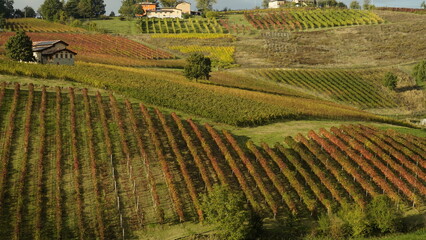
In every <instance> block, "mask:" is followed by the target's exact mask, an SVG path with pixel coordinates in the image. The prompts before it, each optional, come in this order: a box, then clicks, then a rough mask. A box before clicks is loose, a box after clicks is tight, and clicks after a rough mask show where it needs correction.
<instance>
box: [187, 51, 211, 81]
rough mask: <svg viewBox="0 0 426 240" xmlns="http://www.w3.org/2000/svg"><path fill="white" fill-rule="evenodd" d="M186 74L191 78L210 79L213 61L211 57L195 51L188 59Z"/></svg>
mask: <svg viewBox="0 0 426 240" xmlns="http://www.w3.org/2000/svg"><path fill="white" fill-rule="evenodd" d="M186 61H187V64H186V66H185V69H184V75H185V77H186V78H188V79H189V80H192V79H195V80H198V79H200V78H205V79H207V80H209V78H210V72H211V68H212V63H211V60H210V58H208V57H204V55H203V54H201V53H194V54H192V55H191V56H189V57H188V59H187V60H186Z"/></svg>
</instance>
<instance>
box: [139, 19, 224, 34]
mask: <svg viewBox="0 0 426 240" xmlns="http://www.w3.org/2000/svg"><path fill="white" fill-rule="evenodd" d="M137 24H138V26H139V27H140V30H141V32H142V33H154V34H164V33H173V34H176V33H215V34H223V33H226V31H225V30H224V29H223V28H222V26H221V25H220V24H219V23H218V22H217V20H216V19H215V18H213V19H210V18H207V19H198V18H197V19H192V18H189V19H187V20H186V19H154V18H142V19H140V20H139V21H138V23H137Z"/></svg>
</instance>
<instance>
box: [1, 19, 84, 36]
mask: <svg viewBox="0 0 426 240" xmlns="http://www.w3.org/2000/svg"><path fill="white" fill-rule="evenodd" d="M4 29H5V30H6V31H12V32H17V31H25V32H52V33H84V32H86V30H85V29H83V28H77V27H71V26H68V25H64V24H59V23H52V22H48V21H46V20H41V19H35V18H15V19H13V18H12V19H7V21H6V25H5V27H4Z"/></svg>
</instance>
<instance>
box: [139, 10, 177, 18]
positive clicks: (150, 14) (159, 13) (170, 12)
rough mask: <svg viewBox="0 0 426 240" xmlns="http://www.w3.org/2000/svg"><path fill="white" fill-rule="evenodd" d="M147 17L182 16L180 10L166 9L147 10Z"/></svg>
mask: <svg viewBox="0 0 426 240" xmlns="http://www.w3.org/2000/svg"><path fill="white" fill-rule="evenodd" d="M146 16H147V17H148V18H182V10H179V9H170V10H169V9H167V11H156V12H147V14H146Z"/></svg>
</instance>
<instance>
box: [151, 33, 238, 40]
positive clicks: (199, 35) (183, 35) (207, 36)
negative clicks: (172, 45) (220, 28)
mask: <svg viewBox="0 0 426 240" xmlns="http://www.w3.org/2000/svg"><path fill="white" fill-rule="evenodd" d="M151 38H171V39H217V38H230V39H232V40H234V39H235V37H234V36H232V35H231V34H227V33H181V34H170V33H164V34H160V33H158V34H152V35H151Z"/></svg>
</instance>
